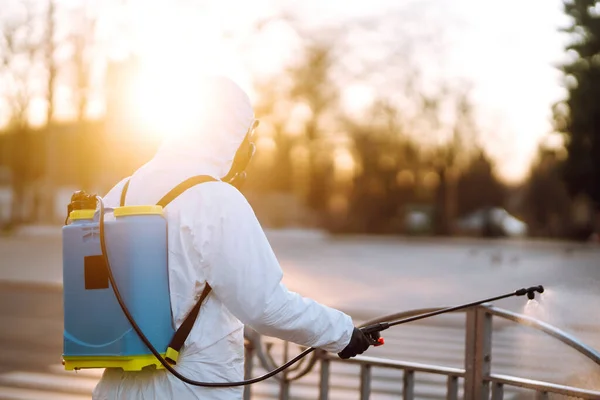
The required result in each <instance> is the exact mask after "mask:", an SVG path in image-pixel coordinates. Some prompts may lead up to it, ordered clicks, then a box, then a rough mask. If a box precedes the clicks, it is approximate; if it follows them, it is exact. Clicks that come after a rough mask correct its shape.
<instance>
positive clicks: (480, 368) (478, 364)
mask: <svg viewBox="0 0 600 400" xmlns="http://www.w3.org/2000/svg"><path fill="white" fill-rule="evenodd" d="M465 347H466V348H465V396H464V398H465V400H487V399H488V398H489V394H490V388H489V382H488V381H486V378H487V377H488V376H489V375H490V370H491V362H492V315H491V314H490V313H489V312H487V310H486V308H485V307H476V308H472V309H470V310H468V311H467V329H466V346H465Z"/></svg>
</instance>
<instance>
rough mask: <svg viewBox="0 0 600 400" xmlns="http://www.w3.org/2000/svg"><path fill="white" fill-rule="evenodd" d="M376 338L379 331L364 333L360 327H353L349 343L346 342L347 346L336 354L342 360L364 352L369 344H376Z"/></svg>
mask: <svg viewBox="0 0 600 400" xmlns="http://www.w3.org/2000/svg"><path fill="white" fill-rule="evenodd" d="M377 339H379V332H372V333H368V334H366V335H365V334H364V333H363V332H362V331H361V330H360V329H358V328H354V331H353V332H352V337H351V338H350V343H348V346H346V347H345V348H344V350H342V351H340V352H339V353H338V356H339V357H340V358H342V359H344V360H346V359H348V358H352V357H356V356H357V355H359V354H362V353H364V352H365V351H366V350H367V349H368V348H369V346H372V345H374V344H376V343H377Z"/></svg>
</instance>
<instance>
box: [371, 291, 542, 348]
mask: <svg viewBox="0 0 600 400" xmlns="http://www.w3.org/2000/svg"><path fill="white" fill-rule="evenodd" d="M535 292H538V293H544V287H543V286H542V285H538V286H531V287H530V288H527V289H525V288H523V289H519V290H515V291H514V292H512V293H507V294H503V295H501V296H496V297H491V298H489V299H485V300H480V301H476V302H473V303H468V304H462V305H460V306H455V307H448V308H443V309H441V310H437V311H431V312H428V313H424V314H419V315H415V316H412V317H407V318H402V319H399V320H397V321H392V322H379V323H377V324H372V325H367V326H365V327H362V328H360V329H361V330H362V331H363V333H365V334H367V333H374V332H381V331H384V330H386V329H388V328H390V327H392V326H396V325H401V324H406V323H408V322H413V321H418V320H420V319H424V318H429V317H434V316H436V315H440V314H445V313H449V312H452V311H458V310H463V309H465V308H470V307H475V306H478V305H481V304H483V303H489V302H492V301H495V300H501V299H505V298H507V297H512V296H524V295H527V298H528V299H529V300H533V299H534V298H535ZM380 343H381V344H383V341H381V342H380Z"/></svg>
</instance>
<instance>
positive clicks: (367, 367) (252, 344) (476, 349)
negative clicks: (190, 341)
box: [244, 305, 600, 400]
mask: <svg viewBox="0 0 600 400" xmlns="http://www.w3.org/2000/svg"><path fill="white" fill-rule="evenodd" d="M435 310H436V309H421V310H412V311H408V312H404V313H399V314H394V315H388V316H385V317H382V318H378V319H377V320H372V321H368V322H367V323H366V324H373V323H376V322H381V321H390V320H397V319H401V318H406V317H409V316H412V315H417V314H421V313H424V312H430V311H435ZM462 312H466V341H465V351H464V354H465V368H464V369H460V368H449V367H442V366H437V365H427V364H419V363H413V362H405V361H395V360H389V359H383V358H375V357H365V356H358V357H355V358H352V359H349V360H342V359H340V358H339V357H337V356H336V355H333V354H331V353H327V352H324V351H316V352H314V353H313V354H312V355H311V356H310V358H306V359H304V360H302V361H301V362H299V363H298V364H296V365H295V366H293V367H292V368H290V369H288V370H286V371H285V372H282V373H281V374H279V375H276V376H275V377H274V379H276V380H277V381H278V384H279V393H278V398H279V399H280V400H289V399H290V386H291V384H292V382H294V381H298V380H299V379H301V378H302V377H304V376H306V375H308V374H309V373H311V372H312V371H313V369H314V368H315V366H316V365H317V364H318V365H319V367H320V370H319V387H318V399H319V400H327V399H328V398H329V394H330V377H331V364H332V363H344V364H349V365H358V366H359V367H360V373H359V376H358V378H359V379H360V386H359V391H360V399H361V400H366V399H369V397H370V395H371V382H372V376H371V372H372V369H373V368H378V369H380V368H382V369H391V370H399V371H402V381H401V383H400V382H398V392H399V393H401V394H402V398H403V399H404V400H412V399H414V398H415V373H426V374H434V375H438V376H440V375H441V376H444V377H446V391H445V392H446V393H445V396H444V397H442V398H445V399H448V400H457V399H458V398H459V389H460V388H462V395H463V396H462V398H463V399H464V400H481V399H486V400H488V399H490V398H491V399H492V400H502V399H503V398H504V394H505V388H507V387H510V388H521V389H528V390H530V391H532V392H533V393H535V396H536V399H548V398H549V395H550V394H557V395H563V396H568V397H570V398H578V399H595V400H600V391H593V390H586V389H582V388H577V387H573V386H566V385H559V384H554V383H549V382H542V381H535V380H531V379H525V378H522V377H515V376H507V375H498V374H493V373H492V371H491V355H492V354H491V353H492V319H493V317H497V318H502V319H505V320H509V321H513V322H515V323H517V324H520V325H525V326H528V327H530V328H533V329H536V330H539V331H541V332H544V333H545V334H547V335H550V336H551V337H553V338H555V339H557V340H559V341H561V342H562V343H564V344H566V345H568V346H569V347H571V348H572V349H574V350H576V351H577V352H579V353H581V354H582V355H584V356H585V357H587V358H588V359H589V360H591V361H593V362H594V363H596V364H597V365H599V366H600V352H598V351H597V350H595V349H593V348H592V347H590V346H587V345H586V344H584V343H582V342H581V341H580V340H578V339H577V338H575V337H574V336H572V335H570V334H568V333H566V332H563V331H561V330H560V329H558V328H556V327H554V326H552V325H549V324H547V323H544V322H542V321H539V320H536V319H534V318H531V317H528V316H525V315H521V314H516V313H513V312H510V311H507V310H504V309H501V308H497V307H494V306H491V305H483V306H479V307H475V308H471V309H468V310H467V311H462ZM272 346H273V344H272V343H264V342H263V340H262V337H261V336H260V335H259V334H258V333H256V332H254V331H252V330H251V329H247V331H246V368H245V374H246V377H247V378H248V377H251V376H253V365H254V360H255V358H257V359H258V361H259V364H260V365H261V367H262V368H264V369H265V370H269V371H270V370H273V369H275V368H276V366H277V364H276V363H275V361H274V359H273V356H272ZM289 346H290V343H288V342H284V345H283V356H284V359H285V360H287V359H288V352H289ZM399 377H400V374H399ZM461 385H462V386H461ZM251 398H252V388H251V386H247V387H246V388H245V392H244V400H250V399H251Z"/></svg>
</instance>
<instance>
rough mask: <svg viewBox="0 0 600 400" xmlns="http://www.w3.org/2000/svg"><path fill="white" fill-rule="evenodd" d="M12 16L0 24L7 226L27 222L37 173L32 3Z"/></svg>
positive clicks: (36, 38) (36, 43)
mask: <svg viewBox="0 0 600 400" xmlns="http://www.w3.org/2000/svg"><path fill="white" fill-rule="evenodd" d="M19 6H20V7H19V8H18V9H17V11H18V12H20V14H15V15H13V16H11V18H10V19H9V18H8V17H7V18H6V19H4V20H3V21H1V22H0V23H1V24H2V25H1V27H0V30H1V31H0V82H1V83H2V88H1V90H0V92H1V94H2V96H3V97H4V100H5V103H6V104H8V112H9V114H10V115H9V125H8V129H9V130H10V131H11V133H12V136H11V139H12V150H11V151H10V157H11V159H10V160H9V161H8V164H9V166H10V169H11V172H12V179H11V181H12V189H13V201H12V203H13V205H12V207H11V222H12V223H13V224H16V223H20V222H21V221H23V220H24V219H27V218H28V215H26V213H27V212H28V211H29V210H28V208H27V207H24V203H25V200H26V192H27V189H28V186H29V184H30V183H31V181H32V180H33V179H34V178H35V174H36V172H37V171H34V170H33V165H32V161H33V157H32V154H31V151H29V150H30V149H29V148H28V147H29V144H30V132H29V130H30V126H29V111H30V107H31V104H32V100H33V99H34V97H35V96H36V95H38V93H37V92H38V91H37V90H36V87H35V78H36V76H37V74H38V73H39V69H38V67H39V63H38V55H39V49H40V42H39V35H38V32H37V31H36V28H37V26H36V23H35V20H36V18H35V12H34V8H33V5H32V3H27V2H20V3H19Z"/></svg>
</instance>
